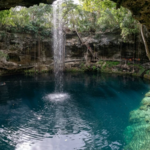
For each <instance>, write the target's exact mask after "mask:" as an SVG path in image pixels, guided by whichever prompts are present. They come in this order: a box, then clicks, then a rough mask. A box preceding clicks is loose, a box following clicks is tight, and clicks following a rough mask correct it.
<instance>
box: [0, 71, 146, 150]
mask: <svg viewBox="0 0 150 150" xmlns="http://www.w3.org/2000/svg"><path fill="white" fill-rule="evenodd" d="M0 80H1V81H2V82H3V81H5V82H6V86H4V87H0V150H48V149H50V150H74V149H76V150H79V149H80V150H100V149H101V150H122V149H123V147H124V146H125V145H126V143H125V140H124V137H123V133H124V130H125V128H126V127H127V126H128V119H129V112H130V111H131V110H133V109H135V108H138V107H139V105H140V101H141V99H142V97H143V95H144V94H145V93H146V92H147V91H148V89H149V84H148V83H145V82H144V81H143V80H141V79H137V78H133V77H126V76H124V77H120V76H110V75H107V74H104V75H96V74H79V75H78V74H65V78H64V83H63V84H64V93H59V94H57V93H54V91H55V88H54V83H55V82H54V78H53V76H51V75H46V74H45V75H40V76H35V77H34V76H33V77H24V76H22V77H21V76H18V77H9V78H8V77H1V79H0Z"/></svg>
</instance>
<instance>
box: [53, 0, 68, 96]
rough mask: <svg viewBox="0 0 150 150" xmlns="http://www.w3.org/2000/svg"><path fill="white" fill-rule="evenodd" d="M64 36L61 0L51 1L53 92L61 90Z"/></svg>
mask: <svg viewBox="0 0 150 150" xmlns="http://www.w3.org/2000/svg"><path fill="white" fill-rule="evenodd" d="M64 43H65V37H64V33H63V22H62V0H57V1H55V2H54V3H53V50H54V75H55V92H57V93H60V92H63V68H64V52H65V45H64Z"/></svg>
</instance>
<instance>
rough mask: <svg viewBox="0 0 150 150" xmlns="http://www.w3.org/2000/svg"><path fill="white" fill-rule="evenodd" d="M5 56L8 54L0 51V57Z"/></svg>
mask: <svg viewBox="0 0 150 150" xmlns="http://www.w3.org/2000/svg"><path fill="white" fill-rule="evenodd" d="M4 57H5V58H7V57H8V55H7V54H5V53H3V52H2V51H0V58H4Z"/></svg>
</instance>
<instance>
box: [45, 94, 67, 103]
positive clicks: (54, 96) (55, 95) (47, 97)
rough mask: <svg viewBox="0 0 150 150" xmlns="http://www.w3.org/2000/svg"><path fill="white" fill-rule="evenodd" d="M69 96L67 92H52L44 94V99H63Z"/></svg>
mask: <svg viewBox="0 0 150 150" xmlns="http://www.w3.org/2000/svg"><path fill="white" fill-rule="evenodd" d="M68 98H70V95H69V94H67V93H53V94H48V95H47V96H45V99H47V100H50V101H64V100H67V99H68Z"/></svg>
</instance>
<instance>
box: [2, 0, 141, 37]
mask: <svg viewBox="0 0 150 150" xmlns="http://www.w3.org/2000/svg"><path fill="white" fill-rule="evenodd" d="M80 2H81V4H80V5H77V4H74V3H73V1H72V0H65V1H64V2H63V4H62V6H63V24H64V26H65V29H70V30H74V29H77V30H78V31H79V32H106V31H113V30H114V29H121V35H122V37H123V38H124V39H125V38H126V37H127V36H128V35H129V34H132V33H137V32H138V27H137V22H136V21H135V20H134V19H133V17H132V14H131V12H130V11H129V10H127V9H125V8H123V7H121V8H119V9H116V4H115V3H113V2H112V1H110V0H80ZM0 28H3V29H4V30H7V31H10V32H27V33H34V34H43V36H46V35H47V36H48V35H49V34H50V31H51V28H52V6H51V5H46V4H40V5H39V6H37V5H34V6H32V7H29V8H26V7H20V6H19V7H15V8H11V9H10V10H5V11H1V12H0Z"/></svg>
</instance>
